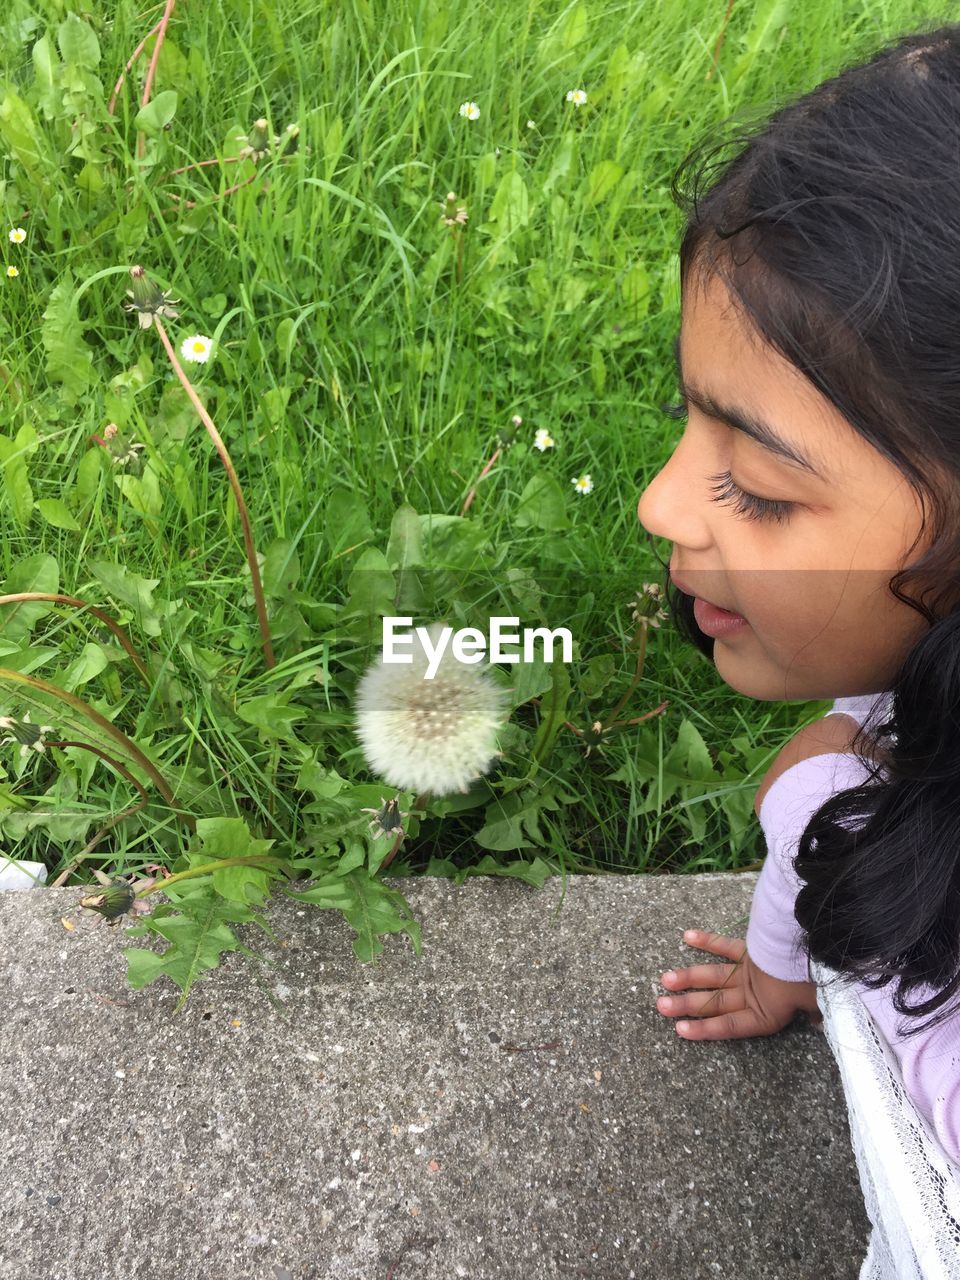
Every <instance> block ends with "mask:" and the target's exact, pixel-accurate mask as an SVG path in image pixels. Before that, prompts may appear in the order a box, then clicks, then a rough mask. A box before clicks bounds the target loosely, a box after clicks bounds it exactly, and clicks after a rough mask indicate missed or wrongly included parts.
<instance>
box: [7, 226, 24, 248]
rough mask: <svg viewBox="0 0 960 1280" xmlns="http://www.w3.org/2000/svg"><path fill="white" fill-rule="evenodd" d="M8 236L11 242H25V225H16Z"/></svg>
mask: <svg viewBox="0 0 960 1280" xmlns="http://www.w3.org/2000/svg"><path fill="white" fill-rule="evenodd" d="M8 238H9V240H10V243H11V244H23V242H24V240H26V238H27V233H26V232H25V231H24V229H23V227H14V228H13V230H12V231H10V232H8Z"/></svg>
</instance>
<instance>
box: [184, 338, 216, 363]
mask: <svg viewBox="0 0 960 1280" xmlns="http://www.w3.org/2000/svg"><path fill="white" fill-rule="evenodd" d="M212 347H213V343H212V342H211V340H210V339H209V338H205V337H204V336H203V334H202V333H194V334H191V336H190V337H189V338H184V340H183V341H182V342H181V343H180V354H181V355H182V356H183V358H184V360H189V361H190V362H191V363H192V364H206V363H207V361H208V360H209V359H210V351H211V349H212Z"/></svg>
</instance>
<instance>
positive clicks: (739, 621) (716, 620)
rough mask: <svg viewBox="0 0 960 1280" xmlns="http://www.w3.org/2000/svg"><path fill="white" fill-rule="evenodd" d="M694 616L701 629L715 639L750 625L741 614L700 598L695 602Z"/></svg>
mask: <svg viewBox="0 0 960 1280" xmlns="http://www.w3.org/2000/svg"><path fill="white" fill-rule="evenodd" d="M693 616H694V617H695V618H696V620H697V626H698V627H699V628H700V630H701V631H702V632H704V634H705V635H708V636H713V638H714V639H719V638H724V639H725V638H726V637H727V636H730V635H733V634H734V632H737V631H742V630H743V628H744V627H746V626H747V625H748V623H747V620H746V618H744V617H743V616H742V615H741V614H739V613H731V612H730V610H729V609H718V608H717V606H716V605H715V604H709V603H708V602H707V601H706V600H700V599H699V598H698V599H695V600H694V602H693Z"/></svg>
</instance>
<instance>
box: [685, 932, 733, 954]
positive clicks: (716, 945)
mask: <svg viewBox="0 0 960 1280" xmlns="http://www.w3.org/2000/svg"><path fill="white" fill-rule="evenodd" d="M683 940H684V942H686V943H687V945H688V946H691V947H697V948H698V949H699V950H700V951H712V952H713V953H714V954H715V955H718V956H726V957H727V959H728V960H739V959H740V958H741V957H742V955H743V953H744V952H745V951H746V949H747V944H746V942H745V940H744V939H743V938H731V937H729V936H728V935H727V934H725V933H709V932H708V931H707V930H706V929H685V930H684V933H683Z"/></svg>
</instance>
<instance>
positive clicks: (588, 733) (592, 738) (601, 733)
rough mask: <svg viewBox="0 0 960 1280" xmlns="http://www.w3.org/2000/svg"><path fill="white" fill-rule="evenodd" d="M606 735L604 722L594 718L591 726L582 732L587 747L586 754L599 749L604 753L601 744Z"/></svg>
mask: <svg viewBox="0 0 960 1280" xmlns="http://www.w3.org/2000/svg"><path fill="white" fill-rule="evenodd" d="M606 736H607V731H606V729H604V727H603V723H602V722H601V721H600V720H594V722H593V724H592V725H591V726H590V728H589V729H584V731H583V733H582V734H581V737H582V738H583V741H584V742H585V743H586V747H587V749H586V751H585V752H584V755H586V756H588V755H589V754H590V752H591V751H599V752H600V754H601V755H603V747H602V745H601V744H602V743H603V741H604V740H605V738H606Z"/></svg>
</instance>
